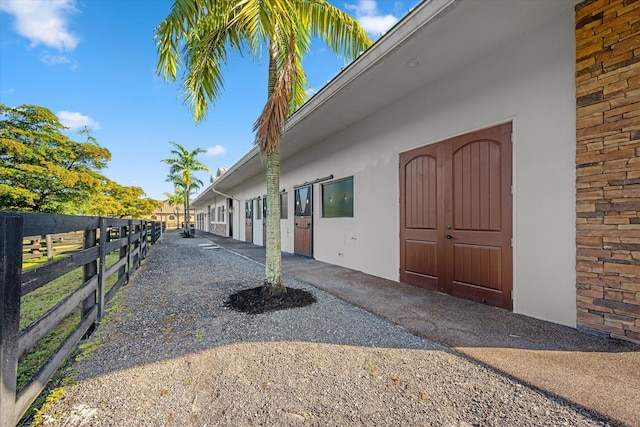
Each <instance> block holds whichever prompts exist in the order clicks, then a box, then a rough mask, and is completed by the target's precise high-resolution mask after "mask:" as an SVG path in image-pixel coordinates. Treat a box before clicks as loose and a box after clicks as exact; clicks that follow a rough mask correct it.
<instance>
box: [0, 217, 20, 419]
mask: <svg viewBox="0 0 640 427" xmlns="http://www.w3.org/2000/svg"><path fill="white" fill-rule="evenodd" d="M23 225H24V220H23V218H22V217H21V216H17V215H10V214H6V213H0V286H1V287H2V289H1V292H0V414H3V415H2V416H0V427H13V426H14V425H15V424H16V422H17V421H18V420H17V419H16V418H17V414H16V413H15V412H16V410H15V406H16V382H17V376H18V336H19V333H20V296H21V289H20V288H21V285H22V283H21V276H22V230H23Z"/></svg>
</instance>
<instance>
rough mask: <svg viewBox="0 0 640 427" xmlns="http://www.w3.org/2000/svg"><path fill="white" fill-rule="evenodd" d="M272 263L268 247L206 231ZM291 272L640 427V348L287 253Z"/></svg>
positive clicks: (228, 246)
mask: <svg viewBox="0 0 640 427" xmlns="http://www.w3.org/2000/svg"><path fill="white" fill-rule="evenodd" d="M198 236H199V237H204V238H207V239H209V240H211V241H213V242H215V243H217V244H218V245H220V246H222V247H224V248H226V249H228V250H231V251H233V252H236V253H238V254H241V255H243V256H246V257H248V258H250V259H253V260H255V261H257V262H260V263H264V259H265V248H264V247H262V246H256V245H253V244H251V243H245V242H239V241H237V240H233V239H230V238H224V237H220V236H216V235H213V234H209V233H204V232H200V231H199V232H198ZM282 263H283V269H284V271H285V273H286V274H290V275H292V276H294V277H296V278H298V279H300V280H303V281H305V282H307V283H310V284H312V285H313V286H316V287H317V288H319V289H322V290H324V291H327V292H329V293H331V294H333V295H335V296H337V297H339V298H341V299H342V300H344V301H347V302H349V303H351V304H353V305H356V306H358V307H360V308H362V309H365V310H367V311H369V312H372V313H375V314H377V315H379V316H381V317H384V318H386V319H388V320H390V321H392V322H395V323H397V324H400V325H402V326H404V327H405V328H406V329H408V330H409V331H411V332H412V333H414V334H416V335H419V336H421V337H424V338H427V339H429V340H432V341H435V342H437V343H440V344H442V345H445V346H447V347H449V348H451V349H452V350H454V351H456V352H458V353H460V354H463V355H465V356H467V357H470V358H473V359H475V360H478V361H480V362H482V363H484V364H486V365H488V366H491V367H493V368H494V369H496V370H498V371H501V372H503V373H506V374H508V375H510V376H512V377H514V378H517V379H519V380H521V381H522V382H524V383H526V384H528V385H531V386H533V387H536V388H538V389H540V390H543V391H545V392H547V393H551V394H553V395H557V396H559V397H561V398H563V399H566V400H569V401H571V402H573V403H576V404H578V405H581V406H583V407H585V408H587V409H589V410H591V411H594V412H596V413H599V414H602V415H604V416H606V417H607V418H612V419H615V420H618V421H620V422H621V423H624V424H625V425H628V426H633V427H640V346H639V345H635V344H632V343H628V342H624V341H618V340H612V339H606V338H601V337H597V336H593V335H589V334H586V333H583V332H579V331H577V330H575V329H572V328H568V327H565V326H560V325H556V324H553V323H550V322H545V321H542V320H537V319H533V318H531V317H527V316H522V315H518V314H514V313H511V312H508V311H506V310H502V309H499V308H495V307H489V306H486V305H483V304H478V303H474V302H472V301H467V300H464V299H460V298H455V297H452V296H449V295H445V294H441V293H438V292H433V291H429V290H426V289H422V288H418V287H415V286H409V285H405V284H403V283H398V282H393V281H390V280H385V279H381V278H379V277H374V276H370V275H367V274H364V273H362V272H359V271H354V270H350V269H347V268H343V267H339V266H335V265H331V264H326V263H323V262H320V261H316V260H313V259H309V258H305V257H301V256H296V255H291V254H285V253H283V258H282Z"/></svg>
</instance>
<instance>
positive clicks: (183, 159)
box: [162, 141, 211, 237]
mask: <svg viewBox="0 0 640 427" xmlns="http://www.w3.org/2000/svg"><path fill="white" fill-rule="evenodd" d="M169 144H171V145H173V147H174V148H173V149H172V150H171V154H173V155H174V157H170V158H167V159H163V160H162V161H163V162H165V163H167V164H168V165H169V176H168V178H167V181H169V182H172V183H173V184H174V186H175V187H176V193H178V192H181V193H182V195H183V196H184V223H185V225H184V227H185V229H184V233H185V236H186V237H191V236H192V232H191V215H190V212H189V209H190V206H189V205H190V199H191V194H192V193H193V192H194V191H195V190H197V189H198V188H200V187H201V186H202V180H200V179H199V178H197V177H196V176H195V175H194V172H198V171H207V172H211V169H209V168H208V167H207V166H205V165H204V164H202V162H200V160H198V159H197V158H196V157H197V156H198V154H201V153H204V152H205V151H206V150H203V149H202V148H196V149H195V150H193V151H189V150H187V149H186V148H184V147H183V146H182V145H180V144H178V143H177V142H173V141H169Z"/></svg>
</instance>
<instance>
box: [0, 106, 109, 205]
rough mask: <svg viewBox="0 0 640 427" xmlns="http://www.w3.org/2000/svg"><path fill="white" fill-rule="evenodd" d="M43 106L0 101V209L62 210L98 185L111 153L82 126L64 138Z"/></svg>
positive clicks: (50, 114) (60, 128)
mask: <svg viewBox="0 0 640 427" xmlns="http://www.w3.org/2000/svg"><path fill="white" fill-rule="evenodd" d="M63 129H66V128H65V127H64V126H63V125H62V124H61V123H60V121H59V120H58V118H57V117H56V116H55V114H53V113H52V112H51V111H49V110H48V109H47V108H44V107H38V106H35V105H21V106H19V107H16V108H10V107H7V106H5V105H2V104H0V209H7V210H18V211H36V212H51V213H59V212H63V211H64V210H65V208H66V207H67V206H68V205H69V204H74V203H79V202H80V201H81V199H82V198H83V197H85V196H86V194H87V193H91V192H92V191H93V190H95V189H96V188H100V187H101V185H102V180H103V178H104V177H103V176H102V175H101V174H100V173H99V171H100V170H102V169H103V168H104V167H105V166H106V163H107V161H109V160H110V159H111V153H110V152H109V150H107V149H106V148H104V147H101V146H100V145H98V143H97V142H96V140H95V139H94V138H93V137H92V136H91V135H90V134H89V131H88V130H87V129H86V128H85V129H84V130H83V131H82V132H81V133H82V134H83V135H85V136H86V138H87V141H86V142H76V141H72V140H70V139H69V138H68V137H67V136H65V135H64V134H63V133H62V130H63Z"/></svg>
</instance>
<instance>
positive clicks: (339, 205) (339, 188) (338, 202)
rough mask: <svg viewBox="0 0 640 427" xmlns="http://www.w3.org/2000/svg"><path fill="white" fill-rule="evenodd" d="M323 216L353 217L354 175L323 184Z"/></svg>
mask: <svg viewBox="0 0 640 427" xmlns="http://www.w3.org/2000/svg"><path fill="white" fill-rule="evenodd" d="M322 216H323V217H325V218H337V217H353V177H349V178H345V179H341V180H339V181H334V182H330V183H328V184H323V185H322Z"/></svg>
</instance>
